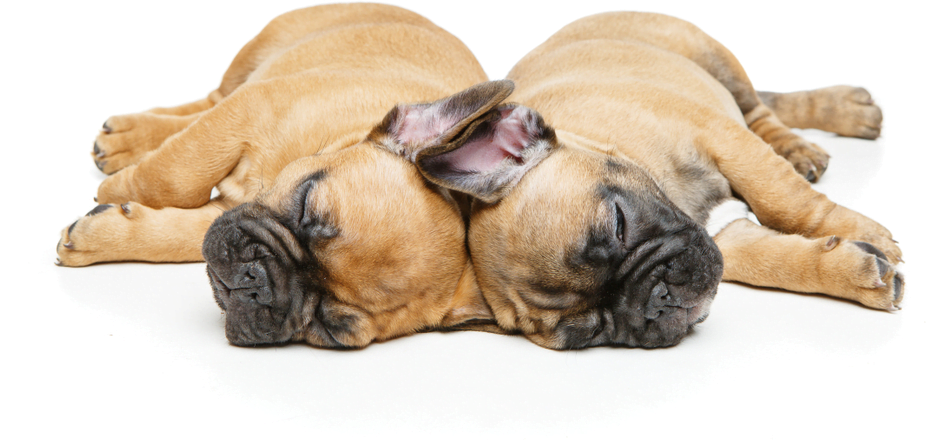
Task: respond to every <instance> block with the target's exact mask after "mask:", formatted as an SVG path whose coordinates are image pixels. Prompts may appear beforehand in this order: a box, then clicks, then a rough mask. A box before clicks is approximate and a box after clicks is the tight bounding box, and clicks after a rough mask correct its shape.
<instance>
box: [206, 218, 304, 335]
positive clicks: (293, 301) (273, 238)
mask: <svg viewBox="0 0 928 440" xmlns="http://www.w3.org/2000/svg"><path fill="white" fill-rule="evenodd" d="M287 240H293V237H292V234H289V232H288V231H287V230H286V228H285V227H283V226H282V225H281V224H280V223H279V222H278V221H277V220H276V219H274V218H273V216H271V215H269V214H268V213H267V212H266V209H265V208H263V207H261V206H260V205H257V204H251V203H249V204H246V205H241V206H239V207H237V208H235V209H233V210H230V211H228V212H226V213H224V214H223V215H222V216H221V217H219V219H217V220H216V221H215V222H214V223H213V224H212V225H211V226H210V228H209V230H208V231H207V233H206V236H205V237H204V240H203V258H204V259H205V260H206V264H207V267H206V272H207V274H208V275H209V279H210V285H211V287H212V289H213V296H214V298H215V299H216V303H217V304H218V305H219V307H220V308H222V310H223V311H224V312H225V315H226V338H227V339H228V340H229V342H230V343H232V344H234V345H242V346H254V345H263V344H278V343H283V342H286V341H288V340H290V338H291V337H292V336H293V334H294V333H295V332H297V331H298V330H299V329H300V328H301V327H302V326H303V323H302V319H301V317H300V313H299V312H300V311H301V309H302V304H303V299H304V298H303V289H301V288H300V286H301V280H300V279H299V277H298V272H297V271H295V270H293V269H294V267H295V266H296V265H297V259H296V258H295V257H297V256H296V255H294V254H293V252H291V251H290V250H291V249H292V248H293V246H292V245H291V244H292V243H288V242H287ZM302 284H305V283H302Z"/></svg>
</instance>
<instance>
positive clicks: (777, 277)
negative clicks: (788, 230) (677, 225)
mask: <svg viewBox="0 0 928 440" xmlns="http://www.w3.org/2000/svg"><path fill="white" fill-rule="evenodd" d="M714 239H715V243H716V244H717V245H718V247H719V249H720V250H721V251H722V256H723V259H724V260H725V270H724V273H723V275H722V279H723V280H726V281H738V282H742V283H746V284H751V285H754V286H763V287H774V288H779V289H786V290H792V291H795V292H807V293H823V294H826V295H830V296H833V297H837V298H844V299H848V300H851V301H856V302H859V303H861V304H863V305H866V306H868V307H873V308H876V309H884V310H896V309H897V308H898V306H899V303H900V302H901V301H902V296H903V294H904V289H905V281H904V280H903V277H902V274H901V273H899V272H898V271H897V270H896V267H895V266H893V265H892V264H891V263H890V262H889V261H888V260H887V259H886V256H885V255H883V253H882V252H880V251H879V250H877V249H876V248H874V247H873V246H872V245H871V244H869V243H865V242H859V241H852V240H844V239H841V238H840V237H835V236H830V237H822V238H817V239H810V238H806V237H802V236H799V235H785V234H780V233H778V232H776V231H774V230H772V229H768V228H765V227H763V226H759V225H756V224H754V223H752V222H750V221H748V220H744V219H742V220H736V221H735V222H733V223H731V224H730V225H728V226H727V227H726V228H725V229H723V230H722V232H720V233H719V234H717V235H716V236H715V237H714Z"/></svg>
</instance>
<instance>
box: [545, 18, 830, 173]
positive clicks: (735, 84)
mask: <svg viewBox="0 0 928 440" xmlns="http://www.w3.org/2000/svg"><path fill="white" fill-rule="evenodd" d="M558 34H559V36H557V38H561V39H564V40H567V41H571V40H573V39H589V38H610V39H619V40H623V41H638V42H641V43H644V44H648V45H651V46H655V47H659V48H661V49H664V50H668V51H671V52H674V53H677V54H679V55H682V56H684V57H686V58H688V59H690V60H691V61H693V62H695V63H696V64H698V65H699V66H700V67H702V68H703V69H704V70H705V71H706V72H708V73H709V74H710V75H712V76H713V77H714V78H715V79H716V80H718V81H719V82H720V83H721V84H722V85H723V86H724V87H725V88H726V89H728V91H729V92H730V93H731V94H732V96H733V97H734V98H735V102H736V103H737V104H738V107H739V108H740V109H741V113H742V114H744V118H745V122H746V123H747V124H748V126H749V127H750V128H751V130H752V131H754V132H755V133H756V134H757V135H758V136H760V137H761V138H762V139H763V140H764V142H766V143H767V144H769V145H770V146H771V147H772V148H773V150H774V151H775V152H776V153H777V154H779V155H780V156H783V157H784V158H786V160H788V161H789V162H790V163H791V164H792V165H793V168H795V169H796V172H798V173H799V175H801V176H803V177H804V178H806V179H807V180H809V181H810V182H814V181H816V180H818V178H819V177H821V175H822V173H824V172H825V169H826V168H827V167H828V153H826V152H825V150H823V149H822V148H821V147H819V146H818V145H815V144H813V143H811V142H809V141H807V140H805V139H803V138H801V137H799V136H798V135H796V134H795V133H793V132H792V131H790V129H789V127H787V126H786V125H784V124H783V122H781V121H780V120H779V119H777V115H775V114H774V112H773V111H771V110H770V108H768V107H767V106H766V105H764V103H763V102H762V101H761V99H760V97H759V96H758V95H757V92H756V91H755V90H754V86H753V84H751V80H750V79H748V75H747V73H745V71H744V68H743V67H741V63H739V62H738V59H737V58H735V56H734V55H733V54H732V53H731V52H730V51H729V50H728V49H726V48H725V46H722V45H721V44H720V43H719V42H718V41H715V40H714V39H713V38H712V37H710V36H709V35H706V33H705V32H703V31H702V30H700V29H699V28H698V27H696V26H694V25H693V24H691V23H689V22H686V21H683V20H680V19H678V18H674V17H670V16H666V15H661V14H654V13H644V12H615V13H607V14H597V15H594V16H592V17H588V18H585V19H583V20H580V21H577V22H575V23H573V24H571V25H569V26H568V27H565V28H564V30H562V31H560V32H559V33H558ZM552 40H554V38H552ZM552 40H549V41H548V42H547V43H545V44H556V43H557V41H552Z"/></svg>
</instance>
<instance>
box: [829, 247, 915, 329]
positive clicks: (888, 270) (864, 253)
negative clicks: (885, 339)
mask: <svg viewBox="0 0 928 440" xmlns="http://www.w3.org/2000/svg"><path fill="white" fill-rule="evenodd" d="M823 240H825V241H824V243H825V244H824V250H825V253H826V255H825V258H824V259H823V262H824V263H825V264H826V266H825V267H822V268H819V270H820V271H821V273H822V274H823V277H824V280H823V281H824V282H825V284H826V286H828V287H829V290H831V292H826V293H831V294H834V295H835V296H839V297H843V298H847V299H851V300H854V301H857V302H859V303H861V304H863V305H865V306H867V307H872V308H875V309H881V310H890V311H893V310H898V309H899V304H900V303H901V302H902V297H903V295H904V293H905V279H904V277H903V276H902V273H900V272H899V271H898V269H897V267H896V266H895V265H894V264H892V263H891V262H890V261H889V260H888V258H887V256H886V254H884V253H883V252H882V251H880V250H879V249H877V248H876V247H875V246H873V245H872V244H870V243H867V242H862V241H853V240H842V239H840V238H837V237H830V238H828V239H823Z"/></svg>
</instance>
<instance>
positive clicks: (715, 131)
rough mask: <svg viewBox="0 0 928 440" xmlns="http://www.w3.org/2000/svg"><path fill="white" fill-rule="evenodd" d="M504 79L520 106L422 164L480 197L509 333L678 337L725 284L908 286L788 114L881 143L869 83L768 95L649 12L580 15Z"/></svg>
mask: <svg viewBox="0 0 928 440" xmlns="http://www.w3.org/2000/svg"><path fill="white" fill-rule="evenodd" d="M509 78H510V79H512V80H514V81H515V83H516V84H517V85H518V88H517V89H516V91H515V93H514V94H513V95H512V96H511V99H512V100H513V101H515V102H519V103H521V104H522V105H516V104H508V105H504V106H501V107H499V108H498V109H497V111H498V113H497V114H496V115H495V116H494V117H492V118H490V119H487V120H486V121H485V122H483V123H482V126H481V127H478V128H476V129H475V132H477V133H480V136H481V138H483V139H485V140H486V142H478V143H471V144H469V145H464V146H462V147H459V148H435V149H433V150H429V149H426V150H423V151H421V152H420V153H419V155H418V156H417V158H416V163H417V165H418V166H419V167H420V169H421V171H422V173H423V175H425V176H426V177H427V178H428V179H429V180H431V181H432V182H435V183H436V184H438V185H441V186H444V187H446V188H449V189H452V190H455V191H461V192H464V193H466V194H469V195H471V196H472V197H473V199H474V201H473V204H472V206H471V207H470V209H469V211H470V223H469V224H470V227H469V231H468V242H469V249H470V251H471V257H472V260H473V264H474V268H475V271H476V275H477V279H478V283H479V285H480V288H481V290H482V293H483V295H484V298H485V300H486V302H487V304H488V305H489V306H490V308H491V310H492V313H493V316H494V317H495V319H496V322H497V324H498V325H499V326H500V328H501V329H502V330H505V331H514V332H521V333H524V334H525V335H526V336H527V337H528V338H529V339H531V340H532V341H534V342H536V343H537V344H539V345H542V346H545V347H549V348H555V349H568V348H582V347H589V346H597V345H623V346H640V347H663V346H670V345H674V344H677V343H678V342H679V341H680V340H681V339H682V338H683V337H684V336H685V335H686V334H687V333H688V332H689V331H690V329H692V327H693V326H694V325H695V324H696V323H698V322H700V321H701V320H703V319H705V318H706V316H707V314H708V311H709V305H710V303H711V301H712V299H713V297H714V295H715V292H716V289H717V285H718V283H719V281H720V280H731V281H739V282H744V283H748V284H752V285H757V286H767V287H775V288H781V289H786V290H792V291H799V292H817V293H824V294H827V295H831V296H835V297H840V298H846V299H850V300H853V301H857V302H860V303H861V304H864V305H866V306H869V307H873V308H877V309H884V310H894V309H896V308H897V306H898V304H899V302H900V301H901V300H902V296H903V290H904V283H903V279H902V276H901V274H899V273H898V272H897V271H896V268H895V264H897V263H898V262H899V261H900V258H901V256H902V253H901V251H900V249H899V247H898V246H897V245H896V243H895V242H894V241H893V240H892V235H891V234H890V232H889V231H888V230H886V229H885V228H883V227H882V226H881V225H879V224H877V223H876V222H874V221H873V220H871V219H869V218H867V217H865V216H863V215H861V214H858V213H856V212H854V211H851V210H848V209H846V208H844V207H842V206H839V205H837V204H835V203H834V202H832V201H830V200H828V198H827V197H825V196H824V195H822V194H820V193H818V192H816V191H815V190H813V189H812V187H811V186H810V184H809V180H815V179H816V178H817V177H818V176H819V175H820V174H821V173H822V172H823V171H824V170H825V168H826V166H827V159H828V156H827V153H825V152H824V151H822V150H821V149H820V148H818V147H817V146H815V145H814V144H811V143H809V142H807V141H805V140H803V139H802V138H800V137H798V136H797V135H795V134H793V133H792V132H791V131H790V130H789V128H788V127H787V126H786V125H784V123H783V121H789V122H790V124H792V125H794V126H806V127H816V128H821V129H825V130H831V131H835V132H838V133H841V134H845V135H855V136H861V137H869V138H873V137H875V136H876V135H878V133H879V124H880V120H881V118H882V117H881V115H880V111H879V108H877V107H876V106H874V105H873V102H872V101H871V100H870V99H869V96H868V95H867V93H866V91H864V90H862V89H854V88H850V87H837V88H830V89H823V90H819V91H813V92H808V93H799V94H790V95H777V94H764V95H763V96H764V97H765V98H766V103H765V100H763V99H761V96H759V95H758V93H757V92H755V91H754V89H753V86H752V85H751V82H750V80H749V79H748V78H747V76H746V74H745V73H744V70H743V69H742V68H741V66H740V65H739V63H738V61H737V60H736V59H735V58H734V56H733V55H732V54H731V53H730V52H729V51H728V50H726V49H725V48H724V47H723V46H722V45H720V44H719V43H718V42H716V41H715V40H713V39H712V38H710V37H709V36H707V35H705V34H704V33H702V32H701V31H700V30H699V29H697V28H696V27H695V26H693V25H691V24H689V23H687V22H684V21H681V20H678V19H674V18H671V17H667V16H663V15H657V14H647V13H607V14H600V15H594V16H591V17H588V18H584V19H581V20H579V21H576V22H574V23H572V24H570V25H568V26H566V27H565V28H564V29H562V30H561V31H559V32H558V33H556V34H555V35H554V36H553V37H551V38H550V39H549V40H548V41H546V42H545V43H543V44H542V45H541V46H539V47H538V48H536V49H535V50H533V51H532V52H531V53H529V54H528V55H527V56H525V57H524V58H523V59H522V60H521V61H520V62H519V63H518V64H517V65H516V66H515V67H514V68H513V69H512V71H511V72H510V74H509ZM828 107H830V109H829V111H828V112H823V111H822V110H824V109H826V108H828ZM823 114H824V115H825V116H826V117H821V116H820V115H823ZM797 171H798V172H797ZM741 200H743V202H741ZM744 202H746V203H747V205H748V206H750V210H751V211H753V213H754V214H756V218H757V219H758V220H759V224H758V223H753V222H752V221H750V220H748V219H747V217H748V210H747V206H745V205H744ZM707 228H708V230H707ZM723 261H724V265H723Z"/></svg>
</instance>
